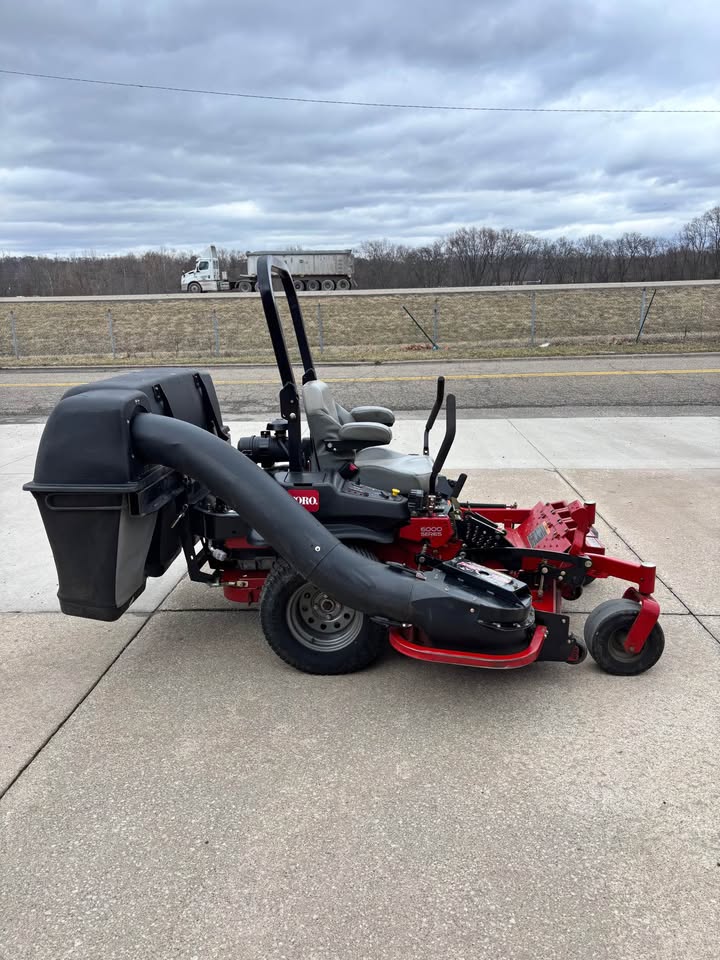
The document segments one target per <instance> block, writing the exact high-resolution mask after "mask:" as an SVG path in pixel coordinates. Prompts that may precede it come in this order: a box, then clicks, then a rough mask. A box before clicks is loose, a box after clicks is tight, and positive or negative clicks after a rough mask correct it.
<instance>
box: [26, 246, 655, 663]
mask: <svg viewBox="0 0 720 960" xmlns="http://www.w3.org/2000/svg"><path fill="white" fill-rule="evenodd" d="M274 276H276V277H278V278H279V279H280V281H281V282H282V286H283V289H284V292H285V296H286V297H287V301H288V307H289V311H290V316H291V319H292V325H293V330H294V334H295V337H296V339H297V344H298V347H299V350H300V357H301V360H302V365H303V377H302V399H303V406H304V409H305V413H306V416H307V420H308V426H309V434H308V436H305V437H303V435H302V427H301V404H300V396H299V393H298V388H297V385H296V382H295V377H294V373H293V368H292V364H291V362H290V358H289V354H288V350H287V345H286V341H285V337H284V333H283V328H282V325H281V322H280V317H279V314H278V310H277V304H276V301H275V292H274V290H273V277H274ZM258 289H259V291H260V294H261V297H262V303H263V309H264V311H265V317H266V320H267V324H268V330H269V333H270V337H271V340H272V344H273V349H274V353H275V357H276V360H277V365H278V370H279V373H280V380H281V389H280V416H279V417H278V418H277V419H276V420H273V421H272V422H271V423H269V424H268V427H267V430H265V431H263V432H262V433H261V434H260V436H253V437H244V438H241V439H240V441H239V442H238V448H239V449H236V448H234V447H233V446H232V444H231V443H230V437H229V432H228V430H227V428H226V427H225V426H224V425H223V421H222V415H221V412H220V408H219V404H218V400H217V396H216V393H215V388H214V386H213V383H212V379H211V378H210V376H209V375H208V374H207V373H202V372H199V371H195V370H183V369H180V370H178V369H146V370H141V371H137V372H133V373H129V374H126V375H123V376H118V377H113V378H111V379H108V380H102V381H98V382H96V383H92V384H88V385H86V386H83V387H78V388H74V389H72V390H70V391H68V393H66V394H65V396H64V397H63V398H62V400H61V401H60V402H59V403H58V404H57V406H56V407H55V409H54V410H53V412H52V414H51V415H50V418H49V419H48V422H47V425H46V427H45V430H44V432H43V436H42V439H41V441H40V447H39V450H38V456H37V462H36V467H35V476H34V479H33V481H32V482H31V483H28V484H26V486H25V489H27V490H30V492H31V493H32V494H33V495H34V496H35V498H36V500H37V503H38V506H39V508H40V513H41V516H42V519H43V523H44V525H45V530H46V532H47V536H48V539H49V541H50V544H51V547H52V550H53V554H54V558H55V564H56V567H57V573H58V582H59V590H58V596H59V599H60V606H61V609H62V610H63V611H64V612H65V613H68V614H71V615H74V616H82V617H91V618H95V619H99V620H115V619H117V618H118V617H119V616H121V615H122V613H123V612H124V611H125V610H127V608H128V607H129V606H130V604H131V603H132V602H133V601H134V600H135V599H136V598H137V597H138V596H139V594H140V593H142V591H143V589H144V588H145V582H146V579H147V577H157V576H160V575H162V574H163V573H164V572H165V570H167V569H168V567H169V566H170V564H171V563H172V561H173V560H174V559H175V557H176V556H178V554H179V553H180V552H183V553H184V556H185V560H186V562H187V567H188V571H189V575H190V578H191V579H192V580H196V581H200V582H204V583H208V584H213V585H221V586H222V588H223V590H224V593H225V596H226V597H227V599H228V600H230V601H234V602H236V603H238V604H239V605H241V606H243V607H245V608H247V607H251V606H257V605H258V604H259V606H260V616H261V622H262V626H263V630H264V633H265V636H266V637H267V640H268V642H269V644H270V645H271V647H272V648H273V650H275V652H276V653H277V654H278V655H279V656H280V657H282V658H283V659H284V660H285V661H287V662H288V663H290V664H292V665H293V666H295V667H297V668H298V669H300V670H304V671H307V672H310V673H319V674H337V673H346V672H350V671H353V670H358V669H361V668H362V667H365V666H367V665H369V664H370V663H372V661H373V660H375V658H376V657H377V656H378V655H379V654H380V652H381V651H382V649H383V647H384V646H385V645H386V644H387V643H388V642H389V643H390V644H391V645H392V646H393V647H394V648H395V649H396V650H398V651H399V652H400V653H403V654H405V655H407V656H410V657H414V658H417V659H420V660H429V661H432V662H436V663H454V664H462V665H465V666H474V667H486V668H495V669H509V668H514V667H522V666H526V665H528V664H530V663H532V662H534V661H536V660H555V661H561V662H565V663H570V664H578V663H581V662H582V661H583V660H584V659H585V656H586V654H587V652H588V650H589V652H590V654H591V656H592V657H593V659H594V660H595V661H596V662H597V663H598V664H599V665H600V666H601V667H602V668H603V669H604V670H606V671H607V672H609V673H614V674H624V675H629V674H637V673H642V672H643V671H645V670H648V669H649V668H650V667H652V666H653V665H654V664H655V663H656V662H657V660H658V659H659V658H660V656H661V654H662V651H663V645H664V640H663V632H662V629H661V628H660V626H659V624H658V622H657V621H658V615H659V606H658V604H657V601H656V600H655V599H654V598H653V596H652V592H653V589H654V586H655V568H654V567H653V566H651V565H650V564H645V563H634V562H628V561H624V560H619V559H615V558H613V557H608V556H606V554H605V550H604V548H603V546H602V545H601V543H600V542H599V539H598V536H597V532H596V530H595V528H594V527H593V523H594V519H595V506H594V504H592V503H582V502H579V501H574V502H572V503H567V502H565V501H556V502H552V503H544V502H540V503H538V504H536V505H535V506H534V507H531V508H529V509H518V508H517V507H515V506H507V505H503V504H482V503H468V502H463V501H462V500H461V493H462V488H463V484H464V483H465V479H466V478H465V476H464V475H462V474H461V475H460V477H458V478H457V479H455V480H451V479H448V478H446V477H444V476H441V474H440V471H441V470H442V468H443V464H444V463H445V460H446V458H447V455H448V452H449V450H450V448H451V446H452V442H453V439H454V436H455V428H456V419H455V397H454V396H452V395H451V394H450V395H448V396H447V398H445V397H444V380H443V378H442V377H440V378H439V380H438V387H437V394H436V399H435V404H434V406H433V409H432V411H431V413H430V416H429V418H428V422H427V425H426V430H425V439H424V448H423V452H422V453H419V454H404V453H400V452H398V451H395V450H393V449H392V448H390V447H389V446H388V443H389V441H390V440H391V437H392V430H391V427H392V425H393V423H394V416H393V414H392V412H391V411H390V410H388V409H386V408H385V407H356V408H354V409H352V410H346V409H345V408H344V407H342V406H341V405H340V404H339V403H337V402H336V401H335V400H334V398H333V397H332V393H331V391H330V388H329V387H328V385H327V384H325V383H323V382H322V381H321V380H319V379H318V377H317V374H316V372H315V366H314V363H313V358H312V353H311V350H310V346H309V343H308V340H307V336H306V333H305V327H304V324H303V318H302V313H301V309H300V304H299V302H298V298H297V295H296V292H295V289H294V286H293V281H292V277H291V276H290V273H289V272H288V270H287V269H286V267H285V266H284V264H283V263H282V261H279V260H277V259H275V258H273V257H264V258H261V260H260V262H259V264H258ZM443 400H446V428H445V436H444V438H443V441H442V443H441V446H440V449H439V451H438V455H437V457H436V458H435V460H433V459H432V458H431V457H430V455H429V434H430V431H431V429H432V427H433V425H434V423H435V420H436V418H437V416H438V413H439V411H440V409H441V406H442V403H443ZM608 577H612V578H616V579H619V580H623V581H626V582H627V584H628V586H627V588H626V590H625V592H624V594H623V596H622V598H620V599H617V600H608V601H606V602H605V603H601V604H599V605H598V606H597V607H596V608H595V610H594V611H593V612H592V613H591V614H590V616H589V617H588V619H587V621H586V624H585V632H584V638H585V639H584V642H583V640H581V639H579V638H577V637H574V636H573V635H572V633H571V632H570V623H569V617H568V615H567V614H566V613H565V612H564V611H563V603H564V601H572V600H576V599H577V598H578V597H579V596H580V595H581V594H582V591H583V589H584V588H585V587H587V586H588V585H589V584H591V583H592V581H593V580H595V579H604V578H608Z"/></svg>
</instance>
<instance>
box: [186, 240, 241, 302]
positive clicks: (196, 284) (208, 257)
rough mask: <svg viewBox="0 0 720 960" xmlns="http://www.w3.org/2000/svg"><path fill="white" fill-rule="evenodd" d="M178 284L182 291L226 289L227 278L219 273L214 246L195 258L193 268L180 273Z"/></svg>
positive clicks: (203, 291)
mask: <svg viewBox="0 0 720 960" xmlns="http://www.w3.org/2000/svg"><path fill="white" fill-rule="evenodd" d="M180 286H181V289H182V292H183V293H216V292H217V291H218V290H227V289H228V287H229V284H228V282H227V279H226V278H225V277H224V276H223V275H222V274H221V273H220V261H219V260H218V255H217V250H216V249H215V247H210V248H209V249H208V250H206V251H205V253H203V254H201V255H200V256H199V257H198V258H197V260H196V261H195V266H194V268H193V269H192V270H188V272H187V273H184V274H183V275H182V277H181V279H180Z"/></svg>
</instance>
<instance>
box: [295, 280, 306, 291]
mask: <svg viewBox="0 0 720 960" xmlns="http://www.w3.org/2000/svg"><path fill="white" fill-rule="evenodd" d="M293 286H294V287H295V289H296V290H304V289H305V282H304V281H303V280H293Z"/></svg>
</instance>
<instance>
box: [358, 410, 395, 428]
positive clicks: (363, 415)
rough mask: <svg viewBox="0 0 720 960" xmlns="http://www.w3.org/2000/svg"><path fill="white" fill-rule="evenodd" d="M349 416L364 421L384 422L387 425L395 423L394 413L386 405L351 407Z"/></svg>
mask: <svg viewBox="0 0 720 960" xmlns="http://www.w3.org/2000/svg"><path fill="white" fill-rule="evenodd" d="M350 416H351V417H352V418H353V420H358V421H363V422H364V423H384V424H385V426H387V427H391V426H392V425H393V424H394V423H395V414H394V413H393V412H392V410H388V408H387V407H353V408H352V410H351V411H350Z"/></svg>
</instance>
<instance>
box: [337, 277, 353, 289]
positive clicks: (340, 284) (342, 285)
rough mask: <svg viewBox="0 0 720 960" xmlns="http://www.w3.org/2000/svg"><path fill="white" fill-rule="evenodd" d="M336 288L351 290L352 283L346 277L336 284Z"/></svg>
mask: <svg viewBox="0 0 720 960" xmlns="http://www.w3.org/2000/svg"><path fill="white" fill-rule="evenodd" d="M336 287H337V288H338V290H349V289H350V281H349V280H347V279H346V278H345V277H340V279H339V280H338V282H337V283H336Z"/></svg>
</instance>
